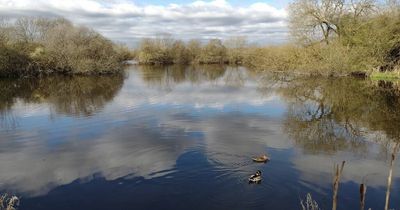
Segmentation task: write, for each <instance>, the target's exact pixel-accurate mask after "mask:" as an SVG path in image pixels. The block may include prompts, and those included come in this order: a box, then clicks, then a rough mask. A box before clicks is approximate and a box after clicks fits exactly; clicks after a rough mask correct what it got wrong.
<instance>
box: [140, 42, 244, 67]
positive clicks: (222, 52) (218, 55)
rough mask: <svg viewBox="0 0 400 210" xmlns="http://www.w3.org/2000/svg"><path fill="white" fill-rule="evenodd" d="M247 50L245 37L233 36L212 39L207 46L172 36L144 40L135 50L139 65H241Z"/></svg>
mask: <svg viewBox="0 0 400 210" xmlns="http://www.w3.org/2000/svg"><path fill="white" fill-rule="evenodd" d="M246 48H247V42H246V39H245V38H244V37H235V38H232V39H229V40H227V41H225V42H223V41H221V40H219V39H211V40H209V41H208V42H207V43H202V42H201V41H199V40H191V41H189V42H184V41H182V40H174V39H172V38H171V37H168V36H167V37H160V38H154V39H143V40H142V41H141V42H140V45H139V48H138V49H137V50H136V53H135V54H136V59H137V60H138V62H139V63H140V64H227V63H231V64H241V63H242V62H243V58H244V57H243V56H244V55H243V54H242V52H241V51H243V50H244V49H246Z"/></svg>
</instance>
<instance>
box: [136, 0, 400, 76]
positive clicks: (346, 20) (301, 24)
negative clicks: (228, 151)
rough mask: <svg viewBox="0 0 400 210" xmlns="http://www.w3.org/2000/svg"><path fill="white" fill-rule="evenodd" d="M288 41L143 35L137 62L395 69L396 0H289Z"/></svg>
mask: <svg viewBox="0 0 400 210" xmlns="http://www.w3.org/2000/svg"><path fill="white" fill-rule="evenodd" d="M289 26H290V33H291V37H292V41H291V42H290V43H288V44H285V45H278V46H267V47H254V46H250V45H248V44H247V42H246V40H245V39H244V38H232V39H230V40H227V41H225V42H223V41H221V40H210V41H209V42H208V43H201V42H200V41H198V40H192V41H189V42H186V43H185V42H183V41H181V40H173V39H171V38H156V39H144V40H143V41H142V42H141V44H140V47H139V48H138V49H137V52H136V55H137V56H136V59H137V60H138V61H139V62H140V63H142V64H172V63H180V64H186V63H195V64H199V63H200V64H210V63H212V64H214V63H230V64H245V65H247V66H250V67H252V68H254V69H257V70H271V71H285V72H296V73H300V74H318V75H320V74H324V75H349V74H354V73H355V72H358V73H361V74H367V75H369V74H370V73H371V72H372V71H373V70H375V71H379V72H399V66H400V6H399V3H397V2H396V1H388V2H387V3H385V4H383V3H382V2H381V1H376V2H375V1H373V0H356V1H354V0H352V1H350V0H295V1H294V2H293V3H292V4H291V5H290V7H289Z"/></svg>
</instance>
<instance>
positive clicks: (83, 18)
mask: <svg viewBox="0 0 400 210" xmlns="http://www.w3.org/2000/svg"><path fill="white" fill-rule="evenodd" d="M0 13H1V14H2V15H3V16H8V17H17V16H63V17H65V18H68V19H70V20H72V21H73V22H74V23H77V24H83V25H87V26H89V27H92V28H94V29H96V30H98V31H99V32H101V33H103V34H104V35H105V36H107V37H109V38H111V39H113V40H116V41H121V42H130V43H128V44H132V43H133V42H135V41H137V39H140V38H143V37H148V36H154V35H157V34H162V33H169V34H172V35H174V36H175V37H177V38H182V39H191V38H199V39H207V38H210V37H217V38H226V37H229V36H248V37H249V38H251V40H255V41H261V42H270V43H274V42H282V41H284V40H285V39H286V36H287V27H286V17H287V12H286V11H285V9H278V8H275V7H273V6H271V5H269V4H267V3H254V4H252V5H248V6H244V7H243V6H242V7H237V6H233V5H231V4H229V3H228V2H227V1H225V0H214V1H207V2H206V1H195V2H192V3H189V4H169V5H166V6H161V5H146V6H139V5H136V4H135V3H133V2H129V1H123V0H114V1H105V0H102V1H96V0H69V1H65V0H49V1H45V0H37V1H30V0H0Z"/></svg>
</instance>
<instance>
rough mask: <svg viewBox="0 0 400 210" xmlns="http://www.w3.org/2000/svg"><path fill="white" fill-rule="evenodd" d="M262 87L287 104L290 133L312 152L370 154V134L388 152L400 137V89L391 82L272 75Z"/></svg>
mask: <svg viewBox="0 0 400 210" xmlns="http://www.w3.org/2000/svg"><path fill="white" fill-rule="evenodd" d="M266 78H268V79H264V80H263V82H262V85H261V87H260V90H261V91H270V90H271V89H274V91H275V92H276V93H277V94H278V95H280V96H281V97H282V98H283V99H284V100H285V101H287V103H288V110H287V115H286V118H285V122H284V127H285V131H286V132H287V133H288V134H289V136H290V137H291V138H292V139H293V140H294V141H295V143H296V144H298V145H300V146H302V147H303V148H304V150H305V151H306V152H308V153H319V152H324V153H335V152H338V151H343V150H351V151H353V152H359V153H360V154H362V153H363V152H366V150H367V146H366V142H367V141H368V140H370V139H368V136H370V135H372V134H373V135H375V137H380V138H373V139H371V140H374V141H379V143H381V145H382V146H383V150H384V151H386V152H388V149H389V147H388V143H390V142H397V141H399V137H400V130H399V129H398V128H399V127H400V100H399V97H400V91H399V90H400V89H399V86H398V85H396V84H393V83H390V82H371V81H364V80H355V79H351V78H310V77H307V78H302V77H296V78H293V77H292V78H291V77H282V76H281V75H280V76H277V75H275V76H270V75H269V76H268V77H266Z"/></svg>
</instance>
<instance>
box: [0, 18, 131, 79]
mask: <svg viewBox="0 0 400 210" xmlns="http://www.w3.org/2000/svg"><path fill="white" fill-rule="evenodd" d="M129 58H130V52H129V51H128V49H126V48H125V47H123V46H120V45H116V44H114V43H113V42H111V41H110V40H108V39H106V38H105V37H103V36H102V35H100V34H99V33H97V32H95V31H93V30H91V29H89V28H86V27H82V26H75V25H73V24H72V23H71V22H69V21H68V20H66V19H45V18H32V17H22V18H19V19H18V20H16V21H7V20H0V77H13V76H32V75H40V74H50V73H63V74H106V73H115V72H118V71H120V70H121V69H122V66H123V65H122V62H123V61H124V60H126V59H129Z"/></svg>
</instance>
